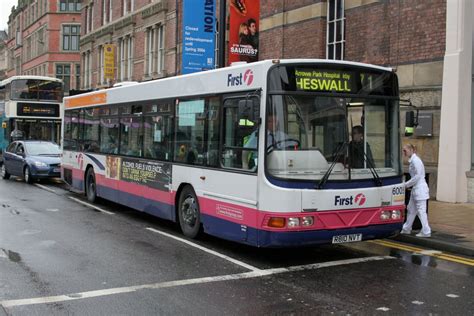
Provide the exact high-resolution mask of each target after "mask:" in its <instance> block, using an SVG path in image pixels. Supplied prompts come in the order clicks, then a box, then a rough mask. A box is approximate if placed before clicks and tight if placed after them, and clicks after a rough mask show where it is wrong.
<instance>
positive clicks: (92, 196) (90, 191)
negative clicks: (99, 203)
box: [86, 168, 97, 203]
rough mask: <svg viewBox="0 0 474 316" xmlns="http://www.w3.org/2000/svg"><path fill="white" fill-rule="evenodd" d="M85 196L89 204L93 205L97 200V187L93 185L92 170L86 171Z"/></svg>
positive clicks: (93, 176)
mask: <svg viewBox="0 0 474 316" xmlns="http://www.w3.org/2000/svg"><path fill="white" fill-rule="evenodd" d="M86 196H87V200H89V202H91V203H94V202H95V200H96V199H97V187H96V184H95V174H94V169H93V168H89V169H87V173H86Z"/></svg>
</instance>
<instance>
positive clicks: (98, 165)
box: [84, 154, 105, 170]
mask: <svg viewBox="0 0 474 316" xmlns="http://www.w3.org/2000/svg"><path fill="white" fill-rule="evenodd" d="M84 155H86V156H87V157H89V158H90V159H91V160H92V161H93V162H94V163H95V164H96V165H97V167H99V169H100V170H105V167H104V165H103V164H102V163H101V162H100V161H99V160H98V159H97V158H95V157H94V156H92V155H89V154H84Z"/></svg>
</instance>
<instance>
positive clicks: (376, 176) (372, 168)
mask: <svg viewBox="0 0 474 316" xmlns="http://www.w3.org/2000/svg"><path fill="white" fill-rule="evenodd" d="M364 158H365V162H367V166H368V167H369V170H370V172H371V173H372V176H373V177H374V181H375V184H376V185H377V186H378V187H381V186H382V179H380V176H379V174H378V173H377V171H376V170H375V166H374V164H373V163H372V161H370V159H369V157H368V156H367V154H366V153H365V152H364Z"/></svg>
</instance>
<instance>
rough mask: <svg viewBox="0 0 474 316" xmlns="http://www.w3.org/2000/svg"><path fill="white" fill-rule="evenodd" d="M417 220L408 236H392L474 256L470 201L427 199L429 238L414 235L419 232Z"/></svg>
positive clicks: (472, 210) (406, 241) (408, 241)
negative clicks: (450, 201) (448, 201)
mask: <svg viewBox="0 0 474 316" xmlns="http://www.w3.org/2000/svg"><path fill="white" fill-rule="evenodd" d="M417 221H418V219H417V220H416V221H415V224H414V225H413V231H412V233H411V235H398V236H396V237H394V238H393V239H395V240H398V241H401V242H404V243H409V244H414V245H418V246H422V247H426V248H430V249H434V250H440V251H445V252H451V253H455V254H459V255H464V256H469V257H474V204H469V203H445V202H439V201H434V200H430V201H429V204H428V222H429V224H430V226H431V237H430V238H420V237H416V236H415V235H416V234H417V233H418V232H419V229H416V228H420V227H417V225H416V224H417ZM418 224H419V222H418Z"/></svg>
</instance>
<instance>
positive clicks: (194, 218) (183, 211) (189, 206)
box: [178, 186, 201, 238]
mask: <svg viewBox="0 0 474 316" xmlns="http://www.w3.org/2000/svg"><path fill="white" fill-rule="evenodd" d="M178 217H179V225H180V227H181V230H182V231H183V234H184V235H185V236H186V237H189V238H196V237H197V236H198V235H199V233H200V230H201V212H200V211H199V203H198V199H197V197H196V193H194V190H193V188H192V187H191V186H186V187H184V189H183V191H181V195H180V196H179V204H178Z"/></svg>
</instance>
